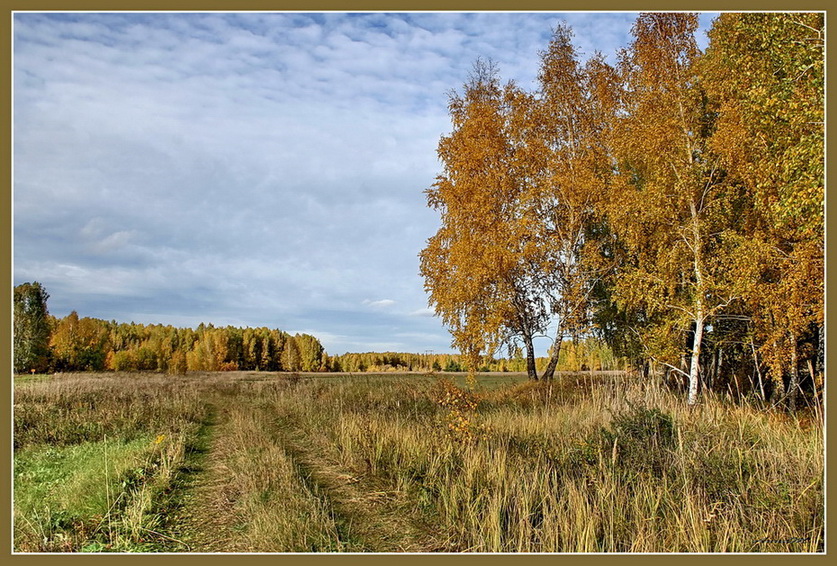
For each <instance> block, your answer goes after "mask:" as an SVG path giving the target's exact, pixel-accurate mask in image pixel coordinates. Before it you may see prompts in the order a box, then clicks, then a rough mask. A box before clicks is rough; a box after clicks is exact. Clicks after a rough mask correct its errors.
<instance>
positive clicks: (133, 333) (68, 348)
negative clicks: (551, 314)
mask: <svg viewBox="0 0 837 566" xmlns="http://www.w3.org/2000/svg"><path fill="white" fill-rule="evenodd" d="M48 297H49V295H48V294H47V293H46V290H45V289H44V287H43V286H42V285H41V284H40V283H38V282H35V283H24V284H22V285H19V286H17V287H16V288H15V371H16V372H17V373H27V372H31V371H36V372H47V371H51V372H73V371H155V372H163V373H170V374H185V373H186V372H187V371H304V372H329V371H331V372H338V371H343V372H389V371H418V372H432V371H452V372H457V371H464V370H465V363H464V361H463V360H462V359H461V357H460V356H459V355H456V354H436V353H424V354H418V353H399V352H365V353H346V354H343V355H339V356H329V355H328V353H327V352H326V351H325V349H324V348H323V345H322V344H321V343H320V341H319V339H317V338H316V337H315V336H311V335H309V334H290V333H288V332H284V331H282V330H278V329H271V328H266V327H259V328H238V327H234V326H226V327H215V326H213V325H212V324H200V325H199V326H198V327H197V328H196V329H193V328H176V327H174V326H171V325H163V324H138V323H135V322H130V323H125V322H116V321H107V320H101V319H97V318H89V317H79V315H78V313H77V312H75V311H73V312H71V313H70V314H69V315H67V316H65V317H63V318H57V317H54V316H52V315H50V314H49V311H48V309H47V299H48ZM561 361H562V363H561V364H560V368H561V369H565V370H571V371H572V370H586V369H596V370H598V369H621V368H622V365H621V362H620V361H619V360H617V359H615V358H614V356H613V354H612V353H611V351H610V349H609V348H608V347H607V346H605V345H603V344H602V343H600V342H598V341H597V340H594V339H592V338H590V339H587V340H581V341H579V342H578V343H577V344H575V345H574V347H569V348H565V351H564V355H563V356H562V360H561ZM539 362H540V363H541V364H545V363H546V359H545V358H544V359H541V360H539ZM479 369H480V370H482V371H511V372H517V371H525V370H526V361H525V359H524V357H523V354H522V352H521V351H520V349H519V348H513V349H512V350H511V351H510V352H509V358H508V359H505V358H499V359H495V358H490V359H487V360H485V362H484V364H483V366H482V367H480V368H479Z"/></svg>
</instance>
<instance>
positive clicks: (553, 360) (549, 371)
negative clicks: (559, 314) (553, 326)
mask: <svg viewBox="0 0 837 566" xmlns="http://www.w3.org/2000/svg"><path fill="white" fill-rule="evenodd" d="M563 338H564V337H563V336H562V335H561V333H560V331H559V332H558V334H557V335H556V336H555V343H554V344H553V346H552V355H551V356H550V358H549V363H548V364H547V366H546V369H545V370H544V372H543V378H544V379H545V380H547V381H549V380H551V379H552V378H553V376H554V375H555V368H556V367H557V366H558V357H559V356H560V355H561V341H562V340H563Z"/></svg>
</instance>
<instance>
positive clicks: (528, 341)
mask: <svg viewBox="0 0 837 566" xmlns="http://www.w3.org/2000/svg"><path fill="white" fill-rule="evenodd" d="M523 344H524V346H525V348H526V373H527V374H528V375H529V379H531V380H532V381H537V380H538V368H537V367H536V366H535V345H534V344H533V343H532V335H531V334H529V332H528V331H526V332H523Z"/></svg>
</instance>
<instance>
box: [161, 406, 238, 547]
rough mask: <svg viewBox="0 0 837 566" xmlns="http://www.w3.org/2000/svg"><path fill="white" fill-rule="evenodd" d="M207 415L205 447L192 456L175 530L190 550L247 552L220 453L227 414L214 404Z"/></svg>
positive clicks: (223, 441)
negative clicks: (237, 527)
mask: <svg viewBox="0 0 837 566" xmlns="http://www.w3.org/2000/svg"><path fill="white" fill-rule="evenodd" d="M210 414H211V415H212V416H211V419H210V421H209V422H208V423H207V426H206V428H205V430H204V434H203V436H204V438H203V441H204V442H206V446H205V447H204V449H203V450H201V451H199V452H198V453H196V454H195V455H194V456H193V460H194V467H193V468H192V469H191V470H190V471H189V472H188V479H187V481H186V485H185V486H184V492H183V494H182V497H183V499H182V505H183V507H182V509H181V511H180V513H179V516H178V524H176V525H175V530H176V532H177V534H178V535H179V536H180V537H181V540H182V541H183V542H185V543H186V544H188V545H189V550H190V551H191V552H237V551H246V550H247V549H246V548H244V547H243V545H242V544H241V542H242V541H241V536H240V534H239V533H238V532H237V529H236V525H235V515H234V512H233V508H234V500H235V487H234V486H233V485H232V484H231V482H230V475H229V470H228V469H227V468H226V465H225V458H224V454H223V450H224V448H223V447H224V445H225V439H224V433H225V431H226V430H227V426H226V424H227V422H228V420H229V415H228V414H227V413H226V412H224V411H219V410H218V407H217V406H212V408H211V411H210Z"/></svg>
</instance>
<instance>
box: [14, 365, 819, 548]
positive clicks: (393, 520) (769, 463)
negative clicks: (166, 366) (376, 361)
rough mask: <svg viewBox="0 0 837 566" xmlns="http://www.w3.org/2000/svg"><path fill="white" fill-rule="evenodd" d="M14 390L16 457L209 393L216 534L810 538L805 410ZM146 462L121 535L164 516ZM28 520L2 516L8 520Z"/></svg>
mask: <svg viewBox="0 0 837 566" xmlns="http://www.w3.org/2000/svg"><path fill="white" fill-rule="evenodd" d="M451 399H453V400H451ZM15 402H16V406H15V424H16V431H15V434H16V438H15V446H16V460H19V461H21V462H26V461H27V458H28V456H27V454H29V453H30V452H28V451H33V450H42V449H45V447H52V449H64V448H69V447H73V446H82V445H84V444H85V443H92V442H98V441H101V440H102V438H103V435H107V437H108V438H116V437H117V436H119V437H120V438H124V439H128V440H130V439H134V440H136V441H137V442H140V443H142V439H143V438H145V439H147V438H149V437H148V435H149V434H155V435H156V434H163V431H164V430H165V431H166V433H167V434H170V435H173V436H172V437H174V435H177V434H180V435H181V437H178V438H182V441H179V442H181V446H188V445H189V442H190V440H189V438H190V435H192V434H194V428H190V427H194V426H197V425H196V424H195V423H199V422H201V419H203V418H205V416H206V411H207V407H208V406H213V407H216V408H217V409H218V411H220V414H222V415H223V418H222V419H221V421H220V422H219V424H218V425H217V426H216V427H214V434H215V435H216V442H215V443H214V446H216V449H215V452H214V453H212V454H209V455H208V457H211V458H213V459H215V461H217V462H218V463H219V466H222V467H223V470H224V474H225V478H226V479H225V482H224V485H223V486H222V487H221V488H219V489H223V490H225V491H224V494H225V497H227V499H228V501H229V509H230V513H229V517H228V518H224V517H222V518H216V519H217V520H219V521H226V523H227V527H228V528H230V529H232V531H233V532H235V533H236V534H237V535H238V542H237V544H236V545H235V546H234V547H230V548H229V549H232V550H242V549H244V550H251V551H264V552H287V551H290V552H296V551H315V552H333V551H347V550H348V551H352V550H363V551H398V550H413V551H416V550H418V551H457V552H458V551H480V552H785V551H790V552H821V551H822V549H823V537H824V509H823V469H824V461H823V434H822V433H823V431H822V426H821V420H820V419H819V418H817V417H815V418H806V419H803V420H798V419H794V418H789V417H787V416H786V415H782V414H779V413H775V412H770V411H762V410H756V409H754V408H750V407H747V406H738V405H734V404H730V403H728V402H726V401H725V400H724V399H723V398H708V399H706V400H705V402H704V403H703V404H701V405H699V406H697V407H694V408H689V407H687V406H686V405H685V404H684V403H683V401H682V399H681V398H680V397H679V396H676V395H673V394H671V393H670V392H668V391H667V390H665V389H661V388H659V387H655V386H653V385H642V384H639V383H637V382H635V381H632V380H630V379H628V378H626V377H618V376H608V377H606V378H598V377H591V376H570V377H566V378H565V379H563V380H562V381H558V382H555V383H552V384H531V383H523V384H518V385H509V386H499V387H495V388H491V389H483V388H480V387H478V388H477V389H476V390H475V391H467V390H464V389H462V388H457V387H456V386H454V385H453V384H452V383H450V382H447V383H441V382H437V380H436V379H433V378H424V377H421V376H369V375H364V376H357V377H319V376H305V377H301V378H300V377H298V376H286V375H281V376H278V375H265V374H253V373H243V372H239V373H233V374H192V375H190V376H189V377H186V378H176V377H156V376H106V377H90V376H69V377H67V376H65V377H64V378H62V379H60V380H51V381H38V382H32V383H27V384H21V385H18V387H17V388H16V399H15ZM91 423H95V424H91ZM144 435H145V436H144ZM62 447H63V448H62ZM33 453H34V452H33ZM172 459H175V458H174V457H172ZM173 469H174V468H173ZM171 473H172V474H174V475H176V473H177V472H176V471H174V472H171ZM158 475H159V474H157V473H156V472H155V474H151V476H153V477H157V476H158ZM159 477H160V478H163V476H162V475H159ZM156 481H157V482H158V483H156V484H155V483H154V482H148V485H149V486H153V485H157V486H158V487H157V488H155V489H156V491H155V490H154V489H151V487H149V489H148V491H147V496H145V495H143V496H142V497H136V496H135V497H134V498H133V499H135V500H137V501H140V503H137V504H136V507H135V510H134V511H131V512H124V513H122V516H123V517H125V518H127V517H129V516H131V517H133V518H132V519H130V520H127V519H126V521H127V523H126V524H127V525H130V524H134V525H138V527H137V528H135V529H134V530H133V531H132V530H131V528H130V527H123V529H122V531H121V532H123V533H125V534H124V536H125V537H126V538H127V539H131V540H135V539H140V538H142V534H141V533H142V532H144V531H143V529H151V530H157V529H155V528H153V527H150V526H148V525H151V524H154V525H157V526H158V528H159V529H161V532H162V533H166V532H169V531H163V530H162V529H163V527H164V526H165V524H166V523H165V522H164V521H158V523H153V522H152V523H149V522H147V521H148V517H154V516H157V515H155V513H158V515H159V505H158V504H156V503H155V501H156V500H155V497H157V494H159V493H160V490H161V488H160V487H159V486H160V485H163V484H171V481H170V479H160V480H156ZM143 485H144V483H143ZM21 486H22V484H21ZM15 489H16V498H17V497H18V483H17V482H16V488H15ZM137 493H140V491H137ZM20 496H21V498H22V497H23V492H21V494H20ZM19 500H22V499H19ZM16 513H18V509H17V508H16ZM131 513H133V515H131ZM142 517H146V519H142ZM143 520H145V521H146V523H143ZM209 520H210V518H207V521H209ZM99 524H102V523H101V522H100V523H99ZM26 528H27V527H25V526H22V522H20V521H17V520H16V537H17V536H18V533H19V532H23V531H25V530H26ZM70 530H71V529H70ZM174 532H177V531H176V530H175V531H174ZM30 534H31V533H30ZM170 534H171V532H169V535H170ZM131 537H133V538H131ZM82 538H83V537H82ZM16 540H18V539H17V538H16ZM79 544H80V543H79ZM35 546H37V545H35ZM27 549H34V547H33V548H29V547H27ZM175 549H178V550H179V549H181V548H175Z"/></svg>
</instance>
